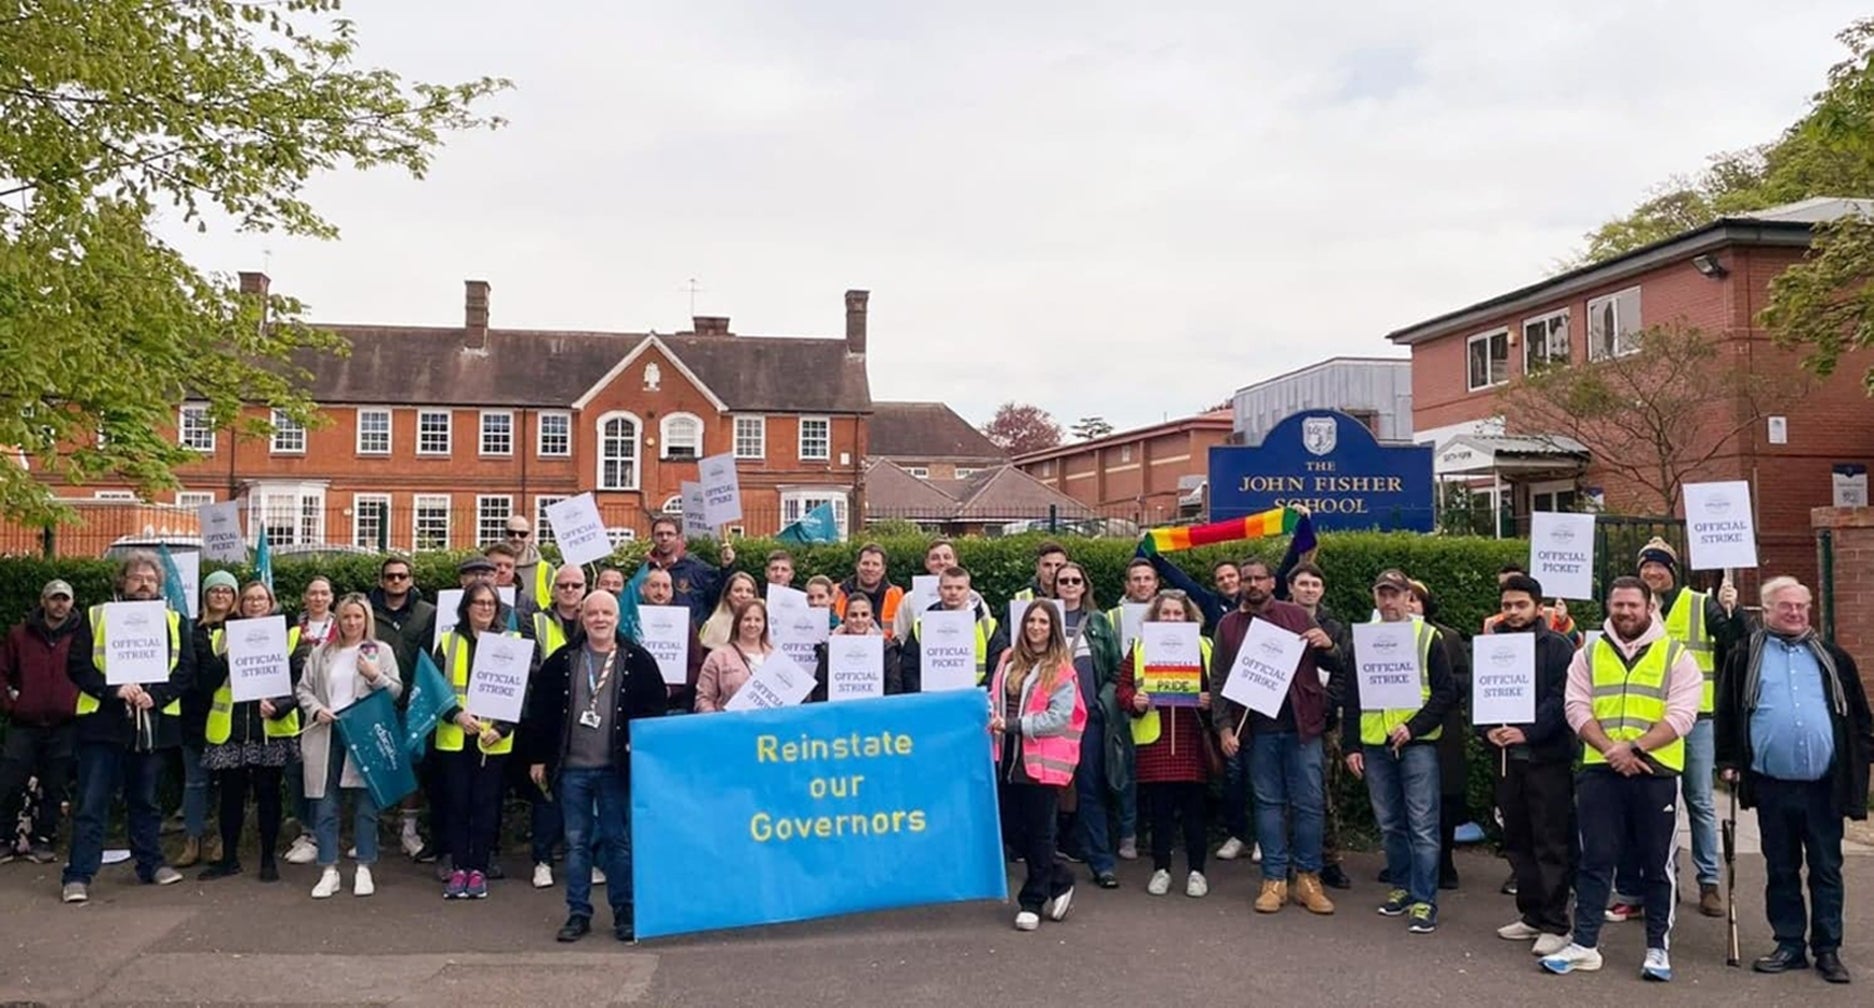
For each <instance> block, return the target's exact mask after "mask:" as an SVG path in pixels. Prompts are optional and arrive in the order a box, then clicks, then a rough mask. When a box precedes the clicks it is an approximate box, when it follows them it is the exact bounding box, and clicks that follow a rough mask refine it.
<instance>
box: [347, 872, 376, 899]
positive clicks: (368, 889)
mask: <svg viewBox="0 0 1874 1008" xmlns="http://www.w3.org/2000/svg"><path fill="white" fill-rule="evenodd" d="M374 892H377V883H376V882H374V881H372V880H371V869H370V868H367V867H365V866H364V865H359V866H358V874H357V875H356V876H355V877H353V878H352V880H351V894H352V895H353V896H369V895H371V894H372V893H374Z"/></svg>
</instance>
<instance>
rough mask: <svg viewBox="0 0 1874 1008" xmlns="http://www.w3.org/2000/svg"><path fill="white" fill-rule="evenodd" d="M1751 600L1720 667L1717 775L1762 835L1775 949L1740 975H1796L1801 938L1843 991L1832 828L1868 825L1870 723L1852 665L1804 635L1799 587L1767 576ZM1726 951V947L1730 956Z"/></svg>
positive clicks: (1837, 844) (1837, 842) (1801, 965)
mask: <svg viewBox="0 0 1874 1008" xmlns="http://www.w3.org/2000/svg"><path fill="white" fill-rule="evenodd" d="M1761 594H1762V597H1763V619H1764V628H1763V629H1761V630H1758V631H1756V632H1755V633H1753V634H1751V635H1750V637H1749V639H1748V640H1747V641H1746V642H1745V645H1744V646H1743V647H1739V648H1734V649H1733V650H1732V652H1731V654H1730V657H1729V659H1728V660H1727V661H1726V662H1725V667H1724V674H1723V675H1722V676H1721V677H1719V683H1720V689H1719V690H1718V697H1717V718H1716V722H1717V723H1716V736H1717V757H1718V767H1719V769H1720V770H1721V771H1722V773H1723V776H1724V779H1725V780H1727V781H1730V782H1732V787H1733V793H1734V794H1735V795H1736V798H1735V799H1734V800H1735V801H1736V803H1737V804H1741V805H1742V806H1743V807H1745V808H1755V809H1756V810H1757V828H1758V831H1759V833H1760V834H1761V835H1762V837H1763V859H1764V867H1765V874H1766V876H1767V880H1766V882H1765V884H1764V910H1765V912H1766V914H1767V915H1768V916H1769V918H1770V929H1771V931H1772V932H1773V934H1774V935H1775V937H1776V948H1775V949H1774V950H1773V951H1771V952H1770V953H1769V954H1768V955H1765V956H1761V957H1759V958H1758V959H1757V960H1756V961H1755V962H1753V963H1751V969H1753V970H1756V971H1757V972H1759V973H1784V972H1788V971H1790V970H1798V969H1807V968H1808V966H1809V961H1808V959H1807V958H1805V956H1804V951H1805V948H1804V939H1805V938H1807V946H1808V947H1807V951H1810V952H1813V953H1814V955H1815V968H1816V971H1817V972H1819V973H1821V974H1822V979H1824V980H1827V981H1828V982H1829V983H1839V984H1845V983H1847V982H1849V979H1850V978H1849V975H1848V968H1847V967H1846V966H1844V965H1842V961H1841V939H1842V903H1843V900H1844V898H1845V891H1844V888H1843V884H1842V872H1841V864H1842V855H1841V839H1842V819H1843V818H1844V817H1846V818H1849V819H1856V820H1861V819H1866V818H1867V793H1868V759H1869V756H1870V754H1871V753H1874V721H1870V718H1869V716H1868V702H1867V694H1866V692H1865V691H1864V690H1863V689H1862V687H1861V675H1860V673H1859V671H1857V670H1856V668H1855V663H1854V659H1853V658H1851V657H1849V655H1848V653H1847V652H1846V651H1843V650H1842V649H1841V648H1838V647H1836V646H1835V645H1834V644H1832V643H1829V642H1827V641H1824V640H1822V639H1820V638H1818V637H1817V636H1816V634H1815V631H1814V630H1812V629H1810V627H1809V611H1810V605H1811V603H1810V594H1809V589H1808V588H1805V587H1803V585H1802V583H1801V582H1799V581H1797V580H1796V579H1795V578H1790V577H1775V578H1771V579H1770V580H1768V581H1765V582H1764V584H1763V588H1762V590H1761ZM1730 853H1731V852H1730V848H1729V846H1728V845H1727V849H1726V856H1727V859H1728V858H1729V857H1730ZM1805 862H1806V863H1807V865H1808V869H1809V905H1808V906H1806V907H1805V906H1804V905H1803V898H1802V896H1803V894H1802V871H1803V866H1804V864H1805ZM1733 934H1735V931H1733ZM1735 948H1736V943H1735V939H1733V951H1732V953H1731V954H1732V956H1733V957H1735V956H1736V955H1737V952H1736V951H1735Z"/></svg>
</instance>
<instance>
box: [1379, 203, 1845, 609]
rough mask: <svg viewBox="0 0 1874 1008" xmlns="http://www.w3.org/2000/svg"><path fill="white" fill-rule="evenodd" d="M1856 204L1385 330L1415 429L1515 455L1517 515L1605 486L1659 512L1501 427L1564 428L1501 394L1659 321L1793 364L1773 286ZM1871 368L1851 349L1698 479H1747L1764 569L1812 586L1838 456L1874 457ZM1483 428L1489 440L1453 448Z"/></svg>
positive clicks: (1658, 252) (1456, 455)
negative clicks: (1506, 414) (1537, 422)
mask: <svg viewBox="0 0 1874 1008" xmlns="http://www.w3.org/2000/svg"><path fill="white" fill-rule="evenodd" d="M1853 209H1854V204H1852V203H1849V202H1848V201H1842V200H1809V201H1805V202H1803V203H1797V204H1791V205H1789V206H1787V207H1778V208H1774V209H1771V210H1767V211H1763V212H1762V213H1759V214H1755V215H1752V216H1748V217H1737V218H1727V219H1724V220H1719V221H1716V222H1714V223H1712V224H1709V225H1707V226H1705V227H1702V228H1698V229H1696V230H1693V231H1689V232H1686V233H1684V234H1681V235H1678V236H1675V237H1673V238H1670V239H1667V240H1665V241H1661V242H1657V243H1654V244H1652V245H1648V246H1646V247H1644V248H1640V249H1636V250H1634V251H1632V252H1629V253H1627V254H1625V255H1622V256H1619V257H1617V258H1614V259H1611V260H1608V261H1606V262H1602V263H1597V264H1594V265H1592V266H1587V267H1583V268H1581V269H1576V270H1573V271H1570V272H1568V273H1564V274H1561V275H1560V276H1556V277H1553V278H1550V279H1548V280H1544V281H1541V282H1539V283H1536V284H1532V285H1530V286H1528V287H1524V288H1521V289H1518V290H1514V291H1510V292H1508V293H1506V294H1502V295H1499V296H1497V297H1493V298H1491V299H1489V300H1487V301H1483V302H1480V303H1478V304H1474V305H1471V306H1468V307H1465V308H1461V309H1458V310H1457V311H1454V312H1450V313H1448V314H1445V315H1441V316H1439V317H1437V318H1434V319H1430V320H1427V321H1425V322H1420V323H1418V324H1416V325H1412V326H1408V327H1406V328H1404V329H1400V330H1398V331H1396V332H1393V333H1391V334H1390V335H1389V336H1388V337H1387V338H1388V339H1390V340H1391V341H1392V342H1393V343H1395V344H1400V345H1404V346H1408V347H1410V348H1411V351H1412V417H1413V430H1414V438H1415V440H1418V441H1420V442H1428V441H1429V442H1432V443H1434V444H1436V445H1438V446H1439V448H1440V450H1441V456H1443V455H1444V454H1446V451H1445V449H1446V446H1451V447H1450V451H1449V454H1450V456H1451V458H1450V459H1442V458H1441V464H1443V463H1444V462H1446V461H1452V462H1463V463H1466V464H1469V465H1472V466H1474V465H1475V464H1476V463H1477V461H1478V455H1479V453H1480V451H1481V452H1482V453H1484V454H1488V452H1489V451H1490V450H1492V449H1493V448H1496V447H1502V448H1505V449H1506V450H1505V452H1504V454H1505V456H1506V457H1508V456H1511V455H1513V456H1514V465H1513V466H1512V465H1508V464H1506V465H1505V467H1504V471H1503V472H1501V473H1497V472H1495V471H1494V470H1493V475H1500V476H1501V477H1502V480H1501V482H1502V484H1503V485H1504V490H1505V493H1506V494H1507V499H1508V502H1509V506H1510V507H1512V508H1513V509H1514V513H1515V515H1516V517H1517V519H1518V520H1519V523H1520V522H1523V521H1526V518H1527V515H1528V513H1529V512H1530V511H1531V510H1569V509H1570V506H1571V505H1580V504H1585V503H1587V502H1588V501H1589V500H1590V499H1592V498H1593V496H1594V494H1593V493H1592V492H1591V490H1594V489H1598V490H1599V491H1600V492H1601V496H1602V498H1603V499H1604V502H1605V508H1606V510H1608V511H1611V512H1616V513H1635V511H1636V510H1641V511H1645V510H1654V511H1656V510H1657V507H1656V506H1655V507H1652V508H1650V509H1647V508H1646V507H1645V505H1642V504H1637V503H1636V502H1637V501H1638V500H1639V497H1640V495H1639V494H1638V492H1637V489H1636V488H1634V487H1631V486H1624V485H1622V484H1621V482H1620V480H1619V477H1618V476H1617V474H1614V473H1611V472H1607V471H1604V470H1602V469H1600V468H1599V467H1595V466H1592V465H1587V466H1584V465H1582V464H1581V463H1580V462H1579V461H1578V460H1577V461H1571V460H1570V459H1568V458H1567V456H1568V455H1569V454H1570V452H1569V451H1567V450H1565V447H1563V446H1558V447H1557V450H1555V451H1552V452H1549V453H1548V454H1550V455H1553V456H1554V457H1553V458H1550V459H1546V460H1545V459H1542V458H1538V457H1537V456H1539V455H1542V454H1544V453H1543V452H1541V451H1532V450H1531V448H1532V445H1531V442H1529V441H1528V440H1527V439H1525V438H1521V437H1509V438H1493V437H1492V436H1491V435H1499V434H1509V435H1533V436H1537V437H1541V436H1544V435H1549V434H1553V433H1555V432H1549V431H1515V430H1511V431H1504V430H1503V429H1502V427H1501V422H1500V419H1498V418H1497V411H1498V405H1497V399H1496V394H1497V391H1498V389H1499V388H1500V387H1501V386H1503V385H1505V384H1507V383H1508V382H1509V381H1511V380H1512V379H1514V378H1515V377H1517V376H1518V375H1521V374H1524V373H1526V372H1527V370H1528V369H1529V367H1530V366H1531V365H1536V366H1541V365H1543V364H1544V363H1547V362H1565V363H1566V364H1567V365H1568V366H1574V367H1581V366H1588V365H1591V364H1592V363H1593V362H1594V361H1596V360H1600V359H1603V358H1605V357H1608V356H1614V355H1620V354H1624V353H1628V352H1631V351H1632V350H1633V349H1634V348H1635V347H1636V343H1637V341H1636V340H1635V339H1634V337H1635V335H1636V334H1637V333H1639V332H1640V331H1641V330H1643V329H1645V328H1648V327H1651V326H1655V325H1678V326H1684V327H1689V328H1696V329H1698V330H1700V331H1702V332H1703V333H1705V334H1707V335H1708V336H1709V337H1710V338H1711V339H1713V340H1716V341H1718V342H1719V343H1720V348H1721V351H1722V352H1723V354H1724V355H1725V356H1727V357H1729V356H1732V355H1735V357H1736V358H1740V359H1742V360H1745V361H1747V362H1748V366H1749V367H1751V368H1753V369H1757V370H1761V371H1766V372H1768V371H1773V370H1781V371H1794V370H1795V369H1797V368H1798V367H1799V364H1798V356H1799V355H1797V354H1792V353H1786V352H1784V351H1781V350H1778V349H1777V348H1776V347H1775V346H1774V345H1772V344H1771V342H1770V340H1769V338H1768V335H1767V334H1766V333H1765V332H1764V330H1763V329H1762V328H1761V327H1760V326H1759V325H1758V323H1757V317H1758V315H1759V313H1760V312H1761V311H1762V310H1763V308H1764V306H1765V305H1766V304H1767V303H1768V300H1769V293H1768V291H1769V284H1770V281H1771V280H1772V279H1774V278H1775V277H1776V276H1777V275H1778V274H1779V273H1781V272H1782V271H1783V270H1785V269H1787V268H1788V267H1789V266H1790V265H1792V264H1794V263H1796V262H1798V261H1800V260H1801V259H1802V258H1803V256H1804V255H1805V253H1806V251H1807V248H1808V245H1809V239H1810V231H1811V227H1812V225H1813V224H1814V223H1815V222H1817V221H1822V220H1829V219H1833V218H1834V217H1837V216H1840V215H1841V214H1843V213H1846V212H1851V211H1852V210H1853ZM1870 363H1874V355H1870V354H1867V353H1860V354H1853V355H1849V356H1847V357H1845V358H1844V359H1843V360H1842V363H1841V368H1840V370H1839V371H1838V372H1837V373H1836V374H1835V375H1834V376H1833V377H1832V378H1829V379H1827V380H1824V381H1818V382H1816V383H1815V384H1814V385H1813V386H1812V387H1811V388H1810V390H1809V391H1808V392H1807V394H1805V395H1804V396H1802V397H1801V398H1800V400H1798V401H1797V402H1795V403H1793V404H1791V405H1789V406H1788V408H1787V409H1786V410H1785V411H1784V413H1783V414H1782V417H1783V420H1784V423H1783V424H1779V425H1776V426H1775V427H1774V428H1773V427H1772V425H1771V424H1769V423H1759V424H1754V425H1750V426H1749V427H1747V428H1746V429H1745V430H1744V431H1743V432H1742V433H1740V434H1737V435H1735V436H1733V437H1730V438H1728V440H1727V443H1724V444H1723V445H1722V446H1721V447H1720V448H1719V451H1718V452H1717V454H1716V455H1715V456H1714V457H1713V458H1712V459H1711V461H1710V462H1709V464H1707V465H1706V466H1705V467H1704V468H1703V470H1702V471H1700V472H1698V473H1697V474H1696V479H1698V480H1700V481H1704V480H1738V479H1742V480H1749V481H1750V482H1751V484H1752V486H1753V492H1754V503H1755V506H1756V509H1757V526H1758V530H1759V532H1758V542H1759V546H1760V554H1761V560H1762V562H1763V567H1764V569H1765V570H1773V571H1778V572H1784V571H1787V572H1790V573H1794V574H1796V575H1797V576H1799V577H1803V578H1804V579H1805V580H1810V583H1813V580H1812V579H1813V577H1814V575H1815V571H1816V561H1815V545H1814V541H1813V538H1812V535H1811V532H1810V528H1809V509H1810V508H1812V507H1819V506H1827V505H1829V504H1830V503H1831V499H1832V484H1833V477H1832V467H1833V466H1834V465H1836V464H1841V463H1860V464H1867V463H1870V462H1874V401H1870V399H1869V398H1868V396H1867V394H1866V391H1865V390H1864V389H1863V388H1862V387H1861V376H1862V374H1863V373H1864V372H1865V371H1866V369H1867V368H1868V366H1869V364H1870ZM1738 408H1739V407H1738V405H1737V404H1736V403H1732V402H1714V403H1712V404H1711V405H1710V407H1709V411H1710V416H1711V422H1710V423H1709V424H1708V425H1706V427H1707V429H1709V430H1711V431H1714V432H1723V431H1729V430H1732V429H1733V428H1735V427H1736V426H1738V413H1737V410H1738ZM1748 415H1749V414H1745V416H1746V417H1748ZM1471 435H1484V437H1482V438H1480V439H1479V438H1467V441H1468V442H1469V443H1466V442H1458V443H1455V444H1454V439H1456V438H1460V437H1466V436H1471ZM1714 436H1717V435H1714ZM1512 449H1513V451H1512ZM1454 468H1456V467H1454ZM1517 468H1520V469H1521V470H1522V471H1523V472H1525V473H1529V474H1531V475H1529V476H1527V477H1520V478H1519V477H1518V476H1517V475H1516V473H1515V472H1514V471H1511V470H1512V469H1517ZM1441 471H1451V470H1441ZM1456 471H1459V472H1467V471H1469V470H1467V469H1463V468H1456ZM1478 471H1481V470H1478Z"/></svg>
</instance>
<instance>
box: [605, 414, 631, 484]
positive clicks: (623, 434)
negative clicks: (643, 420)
mask: <svg viewBox="0 0 1874 1008" xmlns="http://www.w3.org/2000/svg"><path fill="white" fill-rule="evenodd" d="M639 429H640V428H639V425H638V418H637V417H635V416H633V415H632V414H630V413H607V414H605V415H604V416H602V417H600V418H599V489H600V490H636V489H637V488H638V434H639Z"/></svg>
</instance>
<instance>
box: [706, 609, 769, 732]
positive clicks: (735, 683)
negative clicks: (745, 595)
mask: <svg viewBox="0 0 1874 1008" xmlns="http://www.w3.org/2000/svg"><path fill="white" fill-rule="evenodd" d="M773 653H774V643H773V642H772V641H771V640H769V638H768V604H767V603H766V602H763V601H762V600H760V599H758V598H751V599H749V600H747V601H745V602H743V603H742V604H741V605H740V606H738V607H736V610H735V639H734V640H732V641H730V642H729V643H727V644H724V645H723V646H721V647H719V648H716V649H715V650H713V651H711V652H709V657H707V658H705V659H703V668H702V670H701V671H700V672H698V673H697V676H696V712H697V713H698V714H709V713H713V712H716V711H720V710H723V709H724V708H725V707H727V706H728V704H729V701H730V700H732V699H734V698H735V694H736V691H738V690H740V689H741V688H742V687H743V686H745V685H747V683H748V680H749V679H751V678H753V677H754V675H755V673H756V672H757V671H759V670H760V669H761V663H762V662H765V661H767V660H768V656H769V655H771V654H773Z"/></svg>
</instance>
